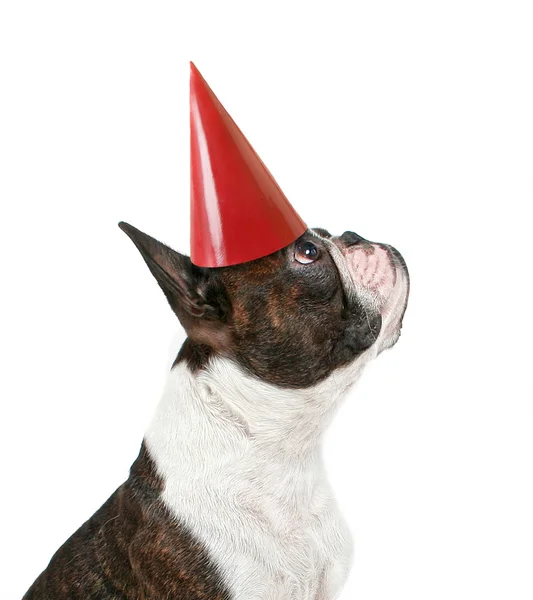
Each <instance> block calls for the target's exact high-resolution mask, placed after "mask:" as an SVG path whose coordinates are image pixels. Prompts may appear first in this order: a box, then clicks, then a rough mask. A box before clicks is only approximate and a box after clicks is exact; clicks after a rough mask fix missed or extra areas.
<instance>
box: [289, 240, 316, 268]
mask: <svg viewBox="0 0 533 600" xmlns="http://www.w3.org/2000/svg"><path fill="white" fill-rule="evenodd" d="M318 255H319V252H318V248H317V247H316V246H315V245H314V244H313V242H298V243H297V244H296V249H295V251H294V258H295V259H296V260H297V261H298V262H299V263H302V265H308V264H309V263H312V262H315V260H316V259H317V258H318Z"/></svg>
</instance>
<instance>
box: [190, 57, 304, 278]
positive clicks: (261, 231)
mask: <svg viewBox="0 0 533 600" xmlns="http://www.w3.org/2000/svg"><path fill="white" fill-rule="evenodd" d="M306 229H307V226H306V224H305V223H304V222H303V221H302V219H301V218H300V217H299V215H298V214H297V213H296V211H295V210H294V208H293V207H292V206H291V205H290V203H289V201H288V200H287V198H286V197H285V195H284V193H283V192H282V191H281V189H280V187H279V185H278V184H277V183H276V181H275V179H274V177H272V175H271V174H270V172H269V170H268V169H267V168H266V167H265V165H264V164H263V162H262V161H261V159H260V158H259V156H257V154H256V152H255V150H254V149H253V148H252V146H251V145H250V142H249V141H248V140H247V139H246V138H245V137H244V135H243V133H242V132H241V130H240V129H239V128H238V127H237V125H236V124H235V122H234V121H233V119H232V118H231V117H230V116H229V114H228V113H227V112H226V110H225V109H224V107H223V106H222V104H220V102H219V100H218V98H217V97H216V96H215V94H214V93H213V91H212V90H211V88H210V87H209V86H208V85H207V83H206V81H205V80H204V78H203V77H202V75H201V74H200V72H199V71H198V69H197V68H196V67H195V66H194V64H193V63H191V260H192V262H193V263H194V264H195V265H198V266H201V267H226V266H229V265H235V264H239V263H243V262H247V261H249V260H254V259H256V258H261V257H262V256H267V255H268V254H271V253H272V252H276V251H277V250H280V249H281V248H284V247H285V246H288V245H289V244H291V243H292V242H294V240H296V239H297V238H299V237H300V236H301V235H302V234H303V232H304V231H305V230H306Z"/></svg>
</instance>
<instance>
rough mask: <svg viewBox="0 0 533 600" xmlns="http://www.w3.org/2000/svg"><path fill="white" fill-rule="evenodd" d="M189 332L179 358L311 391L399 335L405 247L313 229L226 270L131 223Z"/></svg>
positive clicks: (125, 226) (135, 239)
mask: <svg viewBox="0 0 533 600" xmlns="http://www.w3.org/2000/svg"><path fill="white" fill-rule="evenodd" d="M120 227H121V228H122V229H123V230H124V231H125V232H126V233H127V234H128V235H129V237H130V238H131V239H132V241H133V242H134V243H135V245H136V246H137V248H138V249H139V250H140V252H141V254H142V256H143V258H144V259H145V261H146V263H147V265H148V267H149V268H150V270H151V272H152V274H153V275H154V277H155V278H156V280H157V282H158V283H159V285H160V287H161V288H162V290H163V292H164V293H165V296H166V297H167V300H168V301H169V303H170V306H171V307H172V309H173V311H174V312H175V313H176V315H177V316H178V319H179V320H180V322H181V323H182V325H183V327H184V328H185V330H186V332H187V336H188V339H187V341H186V342H185V344H184V346H183V348H182V350H181V352H180V355H179V356H178V360H187V361H188V362H189V364H190V366H191V368H193V369H195V368H196V369H198V368H201V367H202V366H203V365H205V364H206V362H207V361H208V360H209V358H210V357H211V356H213V355H221V356H226V357H229V358H231V359H232V360H234V361H236V362H237V363H238V364H239V365H240V366H241V367H243V368H244V369H246V370H247V371H248V372H250V373H252V374H253V375H255V376H257V377H259V378H261V379H262V380H264V381H268V382H269V383H274V384H276V385H278V386H280V387H287V388H300V389H302V388H307V387H309V386H312V385H314V384H316V383H318V382H320V381H322V380H324V379H325V378H327V377H328V376H329V375H330V374H332V373H333V372H334V371H335V370H336V369H338V368H340V367H344V366H346V365H349V364H350V363H352V362H354V361H355V360H356V359H357V358H358V357H359V356H361V355H362V354H363V353H365V352H367V351H369V352H372V353H373V355H377V354H378V353H379V352H381V351H382V350H384V349H385V348H389V347H390V346H392V345H393V344H394V343H395V342H396V340H397V339H398V337H399V335H400V329H401V324H402V318H403V315H404V312H405V308H406V305H407V297H408V293H409V276H408V273H407V268H406V265H405V262H404V260H403V258H402V257H401V255H400V254H399V252H398V251H397V250H395V249H394V248H392V247H391V246H388V245H386V244H377V243H372V242H369V241H367V240H365V239H363V238H361V237H360V236H358V235H356V234H355V233H352V232H350V231H347V232H345V233H343V234H342V235H341V236H332V235H330V234H329V233H328V232H327V231H325V230H324V229H309V230H307V231H306V232H305V233H304V234H303V235H302V236H301V237H300V238H299V239H298V240H296V241H295V242H294V243H293V244H291V245H290V246H287V247H286V248H283V249H282V250H279V251H278V252H275V253H274V254H271V255H269V256H266V257H264V258H260V259H258V260H254V261H251V262H247V263H243V264H239V265H235V266H230V267H219V268H203V267H197V266H195V265H193V264H192V263H191V261H190V259H189V257H187V256H184V255H182V254H179V253H178V252H175V251H174V250H172V249H171V248H169V247H168V246H165V245H164V244H162V243H161V242H158V241H157V240H155V239H154V238H152V237H150V236H148V235H146V234H144V233H142V232H141V231H139V230H138V229H136V228H134V227H132V226H131V225H128V224H126V223H120Z"/></svg>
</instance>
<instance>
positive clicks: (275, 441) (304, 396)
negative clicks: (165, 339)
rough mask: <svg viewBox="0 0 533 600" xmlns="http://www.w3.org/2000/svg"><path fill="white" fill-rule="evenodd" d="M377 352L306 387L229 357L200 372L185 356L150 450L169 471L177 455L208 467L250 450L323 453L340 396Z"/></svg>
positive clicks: (295, 455) (281, 454)
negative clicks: (282, 383)
mask: <svg viewBox="0 0 533 600" xmlns="http://www.w3.org/2000/svg"><path fill="white" fill-rule="evenodd" d="M372 358H373V351H368V352H365V353H363V355H361V356H360V357H359V358H358V359H357V361H355V362H354V363H352V364H351V365H349V366H347V367H344V368H342V369H337V370H336V371H335V372H333V373H332V374H331V375H330V376H329V377H328V378H327V379H325V380H324V381H322V382H321V383H319V384H317V385H314V386H312V387H310V388H306V389H303V390H300V389H296V390H295V389H287V388H285V389H283V388H279V387H277V386H275V385H272V384H269V383H265V382H263V381H260V380H259V379H257V378H256V377H254V376H252V375H249V374H248V373H246V372H245V371H244V370H243V369H242V368H240V367H239V366H238V365H237V364H235V363H234V362H233V361H231V360H230V359H227V358H220V357H214V358H211V359H210V361H209V363H208V364H207V365H206V366H205V367H204V368H202V369H200V370H197V371H193V370H191V369H190V367H189V366H188V365H187V364H186V363H185V362H178V364H176V365H175V366H174V368H173V369H172V371H171V372H170V375H169V378H168V382H167V385H166V388H165V391H164V394H163V397H162V399H161V401H160V403H159V405H158V407H157V409H156V414H155V416H154V419H153V421H152V423H151V425H150V427H149V429H148V431H147V434H146V442H147V444H148V448H149V449H151V450H152V454H153V455H154V457H155V459H156V462H159V463H163V462H164V463H165V465H164V468H163V470H164V471H165V472H167V473H168V472H170V470H171V469H172V463H173V461H177V462H179V463H181V464H183V463H184V462H186V461H190V468H191V469H194V468H197V467H198V465H199V464H200V463H201V464H202V467H201V468H202V469H205V468H207V467H208V462H209V461H211V460H214V461H215V462H218V461H220V460H222V461H223V460H224V457H227V458H228V459H229V457H230V456H235V455H239V456H244V455H245V454H246V453H247V452H249V451H253V452H254V453H256V454H257V453H259V454H262V455H263V456H265V458H267V457H275V458H276V460H286V461H291V462H294V461H302V460H303V461H305V460H307V459H309V457H311V456H314V455H316V452H317V450H318V448H319V446H320V441H321V439H322V435H323V432H324V430H325V429H326V427H327V425H328V423H329V422H330V419H331V417H332V416H333V414H334V412H335V408H336V407H337V406H338V404H339V401H340V400H341V399H342V397H343V396H344V395H345V394H346V393H347V391H348V389H349V388H350V387H351V386H352V385H353V384H354V383H355V381H356V380H357V379H358V377H359V375H360V373H361V372H362V370H363V368H364V366H365V365H366V364H367V363H368V362H369V360H371V359H372ZM207 457H211V458H207ZM161 467H163V465H161Z"/></svg>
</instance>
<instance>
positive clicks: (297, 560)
mask: <svg viewBox="0 0 533 600" xmlns="http://www.w3.org/2000/svg"><path fill="white" fill-rule="evenodd" d="M120 227H121V229H122V230H123V231H125V232H126V233H127V234H128V236H129V237H130V238H131V240H132V241H133V243H134V244H135V245H136V246H137V248H138V249H139V251H140V252H141V254H142V257H143V258H144V260H145V261H146V264H147V265H148V267H149V269H150V271H151V272H152V274H153V275H154V277H155V279H156V280H157V282H158V284H159V286H160V287H161V289H162V290H163V292H164V294H165V296H166V298H167V300H168V302H169V304H170V306H171V308H172V310H173V311H174V313H175V314H176V316H177V317H178V319H179V321H180V322H181V324H182V326H183V327H184V329H185V331H186V334H187V338H186V340H185V342H184V344H183V346H182V348H181V350H180V352H179V354H178V356H177V358H176V360H175V362H174V364H173V366H172V369H171V371H170V374H169V378H168V383H167V385H166V389H165V391H164V393H163V397H162V399H161V401H160V404H159V406H158V408H157V410H156V413H155V416H154V418H153V421H152V423H151V425H150V426H149V428H148V431H147V432H146V436H145V438H144V440H143V443H142V446H141V449H140V453H139V456H138V457H137V459H136V460H135V462H134V463H133V466H132V467H131V472H130V476H129V478H128V480H127V481H126V482H125V483H123V484H122V485H121V486H120V487H119V488H118V489H117V490H116V492H115V493H114V494H113V495H112V496H111V497H110V498H109V500H107V502H106V503H105V504H104V505H103V506H102V507H101V508H100V509H99V510H98V511H97V512H96V513H95V514H94V515H93V516H92V517H91V518H90V519H89V520H88V521H87V522H86V523H85V524H84V525H82V526H81V527H80V529H78V531H76V532H75V533H74V534H73V535H72V536H71V537H70V538H69V539H68V540H67V541H66V542H65V543H64V544H63V546H61V548H59V550H58V551H57V552H56V554H55V555H54V556H53V557H52V559H51V561H50V564H49V565H48V567H47V568H46V569H45V571H44V572H43V573H42V574H41V575H40V576H39V577H38V578H37V580H36V581H35V583H34V584H33V585H32V587H31V588H30V589H29V591H28V592H27V593H26V595H25V596H24V599H25V600H67V599H68V600H333V599H334V598H337V597H338V596H339V594H340V591H341V589H342V586H343V584H344V582H345V580H346V578H347V575H348V571H349V568H350V563H351V556H352V546H351V541H350V534H349V532H348V530H347V527H346V525H345V522H344V520H343V518H342V516H341V515H340V514H339V510H338V509H337V506H336V503H335V500H334V499H333V495H332V492H331V489H330V487H329V485H328V482H327V479H326V476H325V473H324V465H323V461H322V456H321V442H322V438H323V434H324V430H325V429H326V427H327V425H328V423H329V422H330V420H331V418H332V416H333V414H334V412H335V409H336V408H337V406H338V405H339V402H340V401H341V400H342V398H343V397H344V396H345V395H346V394H347V392H348V391H349V390H350V388H351V387H352V386H353V384H354V383H355V382H356V381H357V379H358V378H359V376H360V375H361V372H362V371H363V369H364V367H365V365H366V364H368V363H369V362H370V361H371V360H372V359H373V358H375V357H376V356H377V355H378V354H379V353H380V352H382V351H383V350H384V349H386V348H390V347H391V346H392V345H393V344H394V343H395V342H396V341H397V339H398V337H399V335H400V328H401V324H402V319H403V315H404V312H405V309H406V305H407V297H408V293H409V276H408V272H407V268H406V265H405V262H404V260H403V258H402V257H401V255H400V254H399V252H398V251H397V250H395V249H394V248H392V247H391V246H389V245H387V244H378V243H372V242H369V241H367V240H365V239H363V238H362V237H360V236H359V235H356V234H355V233H353V232H350V231H347V232H345V233H343V234H342V235H341V236H332V235H330V234H329V233H328V232H327V231H326V230H324V229H308V230H307V231H306V232H305V233H304V234H303V235H302V236H301V237H300V238H299V239H297V240H296V241H295V242H294V243H293V244H291V245H290V246H288V247H285V248H283V249H282V250H279V251H278V252H275V253H273V254H270V255H268V256H266V257H264V258H260V259H258V260H254V261H250V262H247V263H243V264H239V265H236V266H230V267H219V268H203V267H197V266H195V265H193V264H192V263H191V260H190V259H189V258H188V257H187V256H184V255H182V254H179V253H177V252H175V251H174V250H172V249H170V248H169V247H167V246H165V245H164V244H162V243H160V242H158V241H157V240H155V239H154V238H152V237H150V236H148V235H146V234H144V233H142V232H141V231H139V230H138V229H136V228H135V227H132V226H131V225H128V224H126V223H120Z"/></svg>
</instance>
